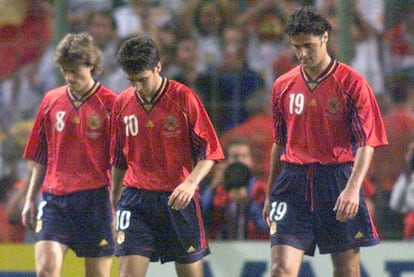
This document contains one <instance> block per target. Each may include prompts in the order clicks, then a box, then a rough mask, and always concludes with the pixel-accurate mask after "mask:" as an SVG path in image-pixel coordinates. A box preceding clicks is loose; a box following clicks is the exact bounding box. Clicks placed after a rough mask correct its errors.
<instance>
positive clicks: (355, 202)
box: [333, 146, 374, 222]
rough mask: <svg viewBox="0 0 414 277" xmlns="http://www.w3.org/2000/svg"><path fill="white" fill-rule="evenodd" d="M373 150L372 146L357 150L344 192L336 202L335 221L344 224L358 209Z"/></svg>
mask: <svg viewBox="0 0 414 277" xmlns="http://www.w3.org/2000/svg"><path fill="white" fill-rule="evenodd" d="M373 154H374V148H373V147H372V146H362V147H360V148H358V150H357V152H356V155H355V161H354V166H353V168H352V173H351V176H350V177H349V179H348V182H347V184H346V186H345V188H344V190H343V191H342V192H341V194H340V195H339V197H338V199H337V200H336V203H335V207H334V209H333V210H334V211H336V219H337V220H339V221H341V222H345V221H347V220H349V219H352V218H353V217H354V216H355V215H356V214H357V212H358V209H359V192H360V190H361V186H362V183H363V182H364V179H365V176H366V175H367V172H368V169H369V165H370V164H371V160H372V156H373Z"/></svg>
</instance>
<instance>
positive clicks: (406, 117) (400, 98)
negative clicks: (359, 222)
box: [369, 74, 414, 239]
mask: <svg viewBox="0 0 414 277" xmlns="http://www.w3.org/2000/svg"><path fill="white" fill-rule="evenodd" d="M387 83H388V84H389V95H390V96H391V99H392V105H391V108H390V110H389V111H388V113H387V114H386V115H384V117H383V121H384V126H385V130H386V132H387V136H388V141H389V144H388V146H387V147H381V148H378V149H377V151H376V153H375V155H374V157H373V159H372V163H371V167H370V170H369V176H370V178H371V180H372V182H373V183H374V185H375V187H376V192H375V196H374V202H375V211H374V214H373V216H374V219H375V221H376V223H377V226H378V230H379V233H380V235H381V237H382V238H383V239H401V238H402V236H403V233H402V232H403V214H401V213H398V212H394V211H392V210H391V209H390V208H389V205H388V203H389V201H390V195H391V191H392V188H393V186H394V184H395V182H396V181H397V178H398V176H399V175H400V174H401V173H402V171H403V168H404V166H405V160H404V156H405V154H406V153H407V149H408V148H407V147H408V145H409V143H410V142H412V141H414V114H413V111H412V109H413V107H412V103H410V102H409V101H408V100H409V95H410V94H411V92H412V91H413V86H412V84H410V80H409V79H408V77H407V76H406V75H402V74H396V75H392V76H391V77H390V78H389V80H388V82H387Z"/></svg>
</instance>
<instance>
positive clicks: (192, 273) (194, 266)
mask: <svg viewBox="0 0 414 277" xmlns="http://www.w3.org/2000/svg"><path fill="white" fill-rule="evenodd" d="M175 269H176V271H177V276H178V277H202V276H203V260H198V261H196V262H194V263H189V264H180V263H175Z"/></svg>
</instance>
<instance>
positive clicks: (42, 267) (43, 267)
mask: <svg viewBox="0 0 414 277" xmlns="http://www.w3.org/2000/svg"><path fill="white" fill-rule="evenodd" d="M36 276H38V277H53V276H60V268H59V267H58V266H57V265H56V263H53V262H48V263H40V264H37V266H36Z"/></svg>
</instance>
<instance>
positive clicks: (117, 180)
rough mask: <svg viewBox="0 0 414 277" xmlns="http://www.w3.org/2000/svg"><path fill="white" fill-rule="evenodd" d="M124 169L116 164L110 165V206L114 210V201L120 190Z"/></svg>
mask: <svg viewBox="0 0 414 277" xmlns="http://www.w3.org/2000/svg"><path fill="white" fill-rule="evenodd" d="M125 172H126V169H122V168H119V167H116V166H112V169H111V175H112V193H111V203H112V208H113V209H114V210H116V203H118V200H119V196H120V194H121V190H122V182H123V180H124V176H125Z"/></svg>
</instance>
